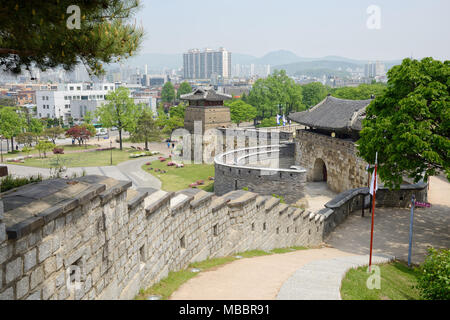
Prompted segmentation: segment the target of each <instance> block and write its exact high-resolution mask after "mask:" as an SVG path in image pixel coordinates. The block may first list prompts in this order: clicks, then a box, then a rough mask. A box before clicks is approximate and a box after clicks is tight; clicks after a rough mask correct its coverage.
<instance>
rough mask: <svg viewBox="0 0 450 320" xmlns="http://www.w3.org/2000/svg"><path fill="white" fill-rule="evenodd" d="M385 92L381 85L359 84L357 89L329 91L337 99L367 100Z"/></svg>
mask: <svg viewBox="0 0 450 320" xmlns="http://www.w3.org/2000/svg"><path fill="white" fill-rule="evenodd" d="M385 90H386V85H385V84H383V83H375V84H360V85H359V86H357V87H343V88H337V89H332V90H331V95H332V96H333V97H336V98H339V99H348V100H367V99H370V98H371V97H372V96H375V97H378V96H380V95H382V94H383V92H384V91H385Z"/></svg>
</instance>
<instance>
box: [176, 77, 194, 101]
mask: <svg viewBox="0 0 450 320" xmlns="http://www.w3.org/2000/svg"><path fill="white" fill-rule="evenodd" d="M191 92H192V87H191V85H190V84H189V82H186V81H184V82H182V83H181V84H180V87H179V88H178V90H177V100H180V96H181V95H183V94H188V93H191Z"/></svg>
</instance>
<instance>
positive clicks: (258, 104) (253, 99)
mask: <svg viewBox="0 0 450 320" xmlns="http://www.w3.org/2000/svg"><path fill="white" fill-rule="evenodd" d="M302 100H303V94H302V87H301V86H300V85H298V84H296V83H295V81H294V80H293V79H291V78H290V77H289V76H288V75H287V74H286V72H285V71H284V70H281V71H277V70H275V71H274V73H273V74H272V75H270V76H269V77H267V78H266V79H258V80H257V81H256V82H255V84H254V85H253V88H252V90H251V91H250V93H249V95H248V98H247V102H248V103H249V104H251V105H252V106H254V107H255V108H256V110H257V118H258V119H265V118H270V117H273V116H275V115H276V114H277V113H284V114H288V113H290V112H296V111H302V110H305V105H304V104H303V102H302Z"/></svg>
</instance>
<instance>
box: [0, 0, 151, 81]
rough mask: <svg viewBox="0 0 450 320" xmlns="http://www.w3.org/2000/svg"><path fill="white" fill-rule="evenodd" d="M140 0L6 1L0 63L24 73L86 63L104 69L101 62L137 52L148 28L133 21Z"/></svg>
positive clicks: (90, 69)
mask: <svg viewBox="0 0 450 320" xmlns="http://www.w3.org/2000/svg"><path fill="white" fill-rule="evenodd" d="M139 6H140V5H139V1H138V0H90V1H85V0H50V1H39V3H37V2H36V1H29V0H15V1H2V6H1V10H0V31H1V33H2V37H1V39H0V66H2V67H3V68H4V69H6V70H8V71H11V72H13V73H20V72H21V71H23V69H29V68H30V67H31V66H32V65H35V66H36V67H38V68H39V69H41V70H46V69H48V68H55V67H58V66H62V67H63V68H64V69H65V70H72V69H73V67H74V66H75V65H77V64H78V63H80V62H81V63H83V64H84V65H85V66H86V67H87V70H88V72H90V73H91V74H95V75H99V74H102V73H103V72H104V70H103V67H102V63H113V62H118V61H120V59H121V58H128V57H130V56H132V55H133V54H134V53H135V52H136V51H137V50H138V48H139V47H140V44H141V42H142V38H143V34H144V32H143V29H142V28H141V27H137V26H136V25H135V24H133V25H131V24H129V23H128V22H129V20H130V18H132V17H133V15H134V14H135V12H136V11H137V9H138V8H139Z"/></svg>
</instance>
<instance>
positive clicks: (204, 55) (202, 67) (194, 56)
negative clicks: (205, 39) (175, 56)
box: [183, 48, 231, 79]
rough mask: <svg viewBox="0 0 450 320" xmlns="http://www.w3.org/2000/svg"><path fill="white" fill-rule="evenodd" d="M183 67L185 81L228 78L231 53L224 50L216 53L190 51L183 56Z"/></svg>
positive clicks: (210, 51)
mask: <svg viewBox="0 0 450 320" xmlns="http://www.w3.org/2000/svg"><path fill="white" fill-rule="evenodd" d="M183 67H184V78H185V79H211V78H213V77H222V78H230V77H231V52H228V51H227V50H225V49H224V48H220V49H219V50H217V51H215V50H212V49H205V50H204V51H200V50H198V49H192V50H189V51H188V52H187V53H184V54H183Z"/></svg>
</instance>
